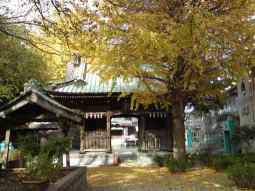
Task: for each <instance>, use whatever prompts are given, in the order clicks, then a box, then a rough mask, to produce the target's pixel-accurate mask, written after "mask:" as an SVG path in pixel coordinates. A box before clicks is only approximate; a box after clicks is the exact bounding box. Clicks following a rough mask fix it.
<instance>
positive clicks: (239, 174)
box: [228, 162, 255, 189]
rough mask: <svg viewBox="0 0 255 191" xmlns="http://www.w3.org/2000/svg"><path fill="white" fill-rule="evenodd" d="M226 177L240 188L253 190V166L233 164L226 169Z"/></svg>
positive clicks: (254, 186) (254, 167) (254, 178)
mask: <svg viewBox="0 0 255 191" xmlns="http://www.w3.org/2000/svg"><path fill="white" fill-rule="evenodd" d="M228 177H229V178H230V179H231V180H233V181H234V183H235V184H236V185H237V186H238V187H241V188H249V189H255V164H254V163H246V164H243V163H238V162H237V163H235V164H234V165H233V166H231V167H229V169H228Z"/></svg>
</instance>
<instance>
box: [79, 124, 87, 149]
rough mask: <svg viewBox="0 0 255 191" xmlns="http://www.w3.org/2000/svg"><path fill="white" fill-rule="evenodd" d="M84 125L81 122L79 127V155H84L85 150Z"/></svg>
mask: <svg viewBox="0 0 255 191" xmlns="http://www.w3.org/2000/svg"><path fill="white" fill-rule="evenodd" d="M85 125H86V121H85V119H84V120H83V124H82V125H81V126H80V153H84V150H85Z"/></svg>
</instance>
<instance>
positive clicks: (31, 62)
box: [0, 17, 49, 102]
mask: <svg viewBox="0 0 255 191" xmlns="http://www.w3.org/2000/svg"><path fill="white" fill-rule="evenodd" d="M1 22H7V20H6V19H5V18H3V17H0V23H1ZM0 27H1V29H2V30H4V31H7V32H10V33H12V34H16V35H19V34H21V35H22V36H30V34H29V33H28V31H27V30H26V29H25V27H23V26H12V27H7V25H0ZM0 49H1V52H0V102H1V101H2V102H3V101H8V100H9V99H11V98H13V97H14V96H16V95H17V94H18V93H19V92H20V91H21V90H23V85H24V83H26V82H28V81H29V80H31V79H35V80H37V81H38V82H40V83H44V82H45V81H46V80H47V79H48V78H49V73H48V66H47V65H46V63H45V62H44V61H43V58H42V57H41V56H40V55H39V54H38V52H37V51H36V50H35V48H33V47H32V46H31V45H29V44H26V43H24V42H22V41H21V40H20V39H18V38H15V37H13V36H11V35H8V34H6V33H1V32H0Z"/></svg>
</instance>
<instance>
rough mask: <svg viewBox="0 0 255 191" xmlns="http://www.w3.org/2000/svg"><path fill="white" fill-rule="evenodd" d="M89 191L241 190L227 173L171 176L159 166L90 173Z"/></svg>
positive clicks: (196, 171) (205, 171)
mask: <svg viewBox="0 0 255 191" xmlns="http://www.w3.org/2000/svg"><path fill="white" fill-rule="evenodd" d="M87 177H88V184H89V190H90V191H94V190H100V188H101V190H107V188H108V189H109V190H123V191H124V190H134V189H138V190H139V189H143V190H152V188H153V190H157V189H158V190H171V189H173V190H185V191H186V190H187V191H193V190H194V191H199V190H201V191H205V190H216V191H221V190H224V191H225V190H238V189H237V188H236V187H235V186H234V184H233V183H232V182H231V181H230V180H228V178H227V175H226V173H224V172H215V170H213V169H209V168H195V169H190V170H188V171H187V172H185V173H177V174H171V173H170V172H169V171H168V169H167V168H159V167H157V166H144V167H142V166H118V167H115V166H102V167H92V168H88V170H87Z"/></svg>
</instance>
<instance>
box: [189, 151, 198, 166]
mask: <svg viewBox="0 0 255 191" xmlns="http://www.w3.org/2000/svg"><path fill="white" fill-rule="evenodd" d="M198 159H199V158H198V155H197V154H196V153H188V154H187V155H186V160H187V161H188V163H189V164H190V166H195V165H197V164H198Z"/></svg>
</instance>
